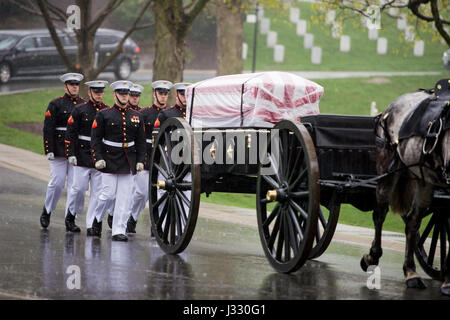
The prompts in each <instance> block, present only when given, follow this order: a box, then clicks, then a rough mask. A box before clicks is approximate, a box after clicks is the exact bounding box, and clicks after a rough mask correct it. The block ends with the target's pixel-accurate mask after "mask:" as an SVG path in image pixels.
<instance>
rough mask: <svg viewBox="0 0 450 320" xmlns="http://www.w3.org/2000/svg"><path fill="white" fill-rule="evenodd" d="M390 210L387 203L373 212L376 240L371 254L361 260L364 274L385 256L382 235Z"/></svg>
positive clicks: (380, 204) (378, 206) (373, 242)
mask: <svg viewBox="0 0 450 320" xmlns="http://www.w3.org/2000/svg"><path fill="white" fill-rule="evenodd" d="M388 210H389V205H388V203H387V202H385V203H377V206H376V207H375V209H374V210H373V213H372V219H373V223H374V226H375V238H374V239H373V241H372V246H371V248H370V252H369V254H365V255H364V256H363V257H362V258H361V263H360V265H361V269H363V270H364V272H366V271H367V268H368V267H369V266H370V265H378V263H379V260H380V258H381V256H382V255H383V249H382V247H381V234H382V229H383V223H384V220H385V219H386V215H387V212H388Z"/></svg>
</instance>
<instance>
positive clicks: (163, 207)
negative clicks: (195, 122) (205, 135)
mask: <svg viewBox="0 0 450 320" xmlns="http://www.w3.org/2000/svg"><path fill="white" fill-rule="evenodd" d="M173 133H175V134H179V135H180V136H181V137H182V138H181V140H180V141H185V142H186V143H185V144H183V145H184V148H183V149H182V148H179V149H177V148H178V147H179V146H181V145H182V144H178V141H175V142H174V141H172V134H173ZM177 145H178V147H177ZM181 149H182V150H183V151H180V152H179V153H178V155H181V156H183V155H185V156H186V157H185V158H182V157H181V158H182V159H183V160H181V158H177V161H174V159H175V158H174V157H173V155H174V154H175V151H176V150H181ZM169 155H171V156H169ZM199 157H200V151H199V148H198V145H197V143H196V141H195V139H194V134H193V131H192V129H191V127H190V126H189V125H188V123H187V122H186V121H185V120H184V119H181V118H170V119H168V120H166V122H165V123H164V125H163V126H162V127H161V129H160V131H159V133H158V135H157V136H156V138H155V143H154V147H153V152H152V157H151V163H150V179H149V207H150V220H151V232H152V234H153V235H154V236H155V239H156V241H157V242H158V244H159V246H160V247H161V249H162V250H163V251H164V252H166V253H169V254H177V253H180V252H182V251H183V250H184V249H185V248H186V247H187V246H188V244H189V242H190V240H191V238H192V235H193V233H194V229H195V225H196V222H197V217H198V209H199V205H200V190H201V186H200V183H201V177H200V161H199Z"/></svg>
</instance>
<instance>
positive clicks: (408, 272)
mask: <svg viewBox="0 0 450 320" xmlns="http://www.w3.org/2000/svg"><path fill="white" fill-rule="evenodd" d="M425 210H426V208H419V207H418V206H417V205H413V206H412V208H411V210H410V212H408V214H407V215H406V217H404V220H405V234H406V248H405V261H404V264H403V273H404V275H405V282H406V286H407V287H408V288H416V289H425V288H426V285H425V283H424V282H423V280H422V279H421V278H420V276H419V274H418V273H417V272H416V264H415V262H414V249H415V246H416V236H417V231H418V230H419V227H420V222H421V217H422V215H421V214H423V213H425Z"/></svg>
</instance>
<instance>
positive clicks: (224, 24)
mask: <svg viewBox="0 0 450 320" xmlns="http://www.w3.org/2000/svg"><path fill="white" fill-rule="evenodd" d="M216 4H217V60H216V61H217V75H218V76H220V75H226V74H236V73H242V68H243V61H242V43H243V24H242V23H243V22H242V12H241V6H242V0H231V1H227V3H225V2H224V0H216Z"/></svg>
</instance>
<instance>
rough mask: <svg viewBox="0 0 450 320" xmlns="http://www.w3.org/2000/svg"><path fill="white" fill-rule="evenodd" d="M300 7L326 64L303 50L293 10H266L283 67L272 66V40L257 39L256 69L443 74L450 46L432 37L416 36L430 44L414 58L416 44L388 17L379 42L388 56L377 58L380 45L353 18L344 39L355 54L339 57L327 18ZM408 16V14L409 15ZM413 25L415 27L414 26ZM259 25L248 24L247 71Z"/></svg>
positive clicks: (383, 20) (307, 5) (309, 7)
mask: <svg viewBox="0 0 450 320" xmlns="http://www.w3.org/2000/svg"><path fill="white" fill-rule="evenodd" d="M294 3H295V5H296V6H298V7H299V8H300V19H302V20H306V21H307V29H308V30H307V32H308V33H312V34H313V35H314V46H318V47H321V48H322V63H321V64H320V65H315V64H312V63H311V49H304V47H303V40H304V37H303V36H297V35H296V25H295V24H294V23H292V22H290V20H289V10H281V9H277V10H274V9H266V10H265V11H264V17H265V18H269V19H270V30H271V31H275V32H277V44H281V45H284V47H285V54H284V62H283V63H275V62H274V61H273V53H274V49H272V48H268V47H267V46H266V43H267V36H266V35H261V34H259V31H258V37H257V54H256V70H274V69H278V70H295V71H334V70H345V71H364V70H365V71H404V70H408V71H431V70H433V71H439V70H442V69H443V65H442V54H443V52H444V51H445V50H447V49H448V47H447V46H446V45H444V44H441V43H440V41H438V40H437V39H430V36H429V35H425V34H421V33H417V34H416V39H421V40H423V41H424V42H425V50H424V55H423V56H422V57H415V56H414V55H413V48H414V42H407V41H405V40H404V34H403V32H400V31H399V30H398V29H397V22H396V20H394V19H392V18H390V17H387V16H385V15H383V16H382V18H381V23H382V25H381V29H380V30H379V32H378V37H384V38H387V40H388V49H387V50H388V51H387V54H386V55H378V54H377V53H376V48H377V41H376V40H369V39H368V30H367V29H365V28H363V27H361V26H360V24H359V21H360V20H359V19H349V20H348V21H347V22H346V24H345V26H344V28H343V30H342V34H344V35H348V36H350V38H351V50H350V52H340V50H339V46H340V40H339V39H338V38H336V39H335V38H333V37H332V35H331V25H326V24H325V22H324V15H323V14H321V13H320V12H319V11H318V10H316V9H313V8H312V4H311V3H305V2H301V3H298V2H294ZM405 12H406V11H405ZM410 24H411V23H410ZM253 37H254V24H247V23H245V24H244V42H246V43H247V44H248V56H247V59H246V60H245V61H244V69H246V70H251V67H252V59H253V47H252V46H253Z"/></svg>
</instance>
